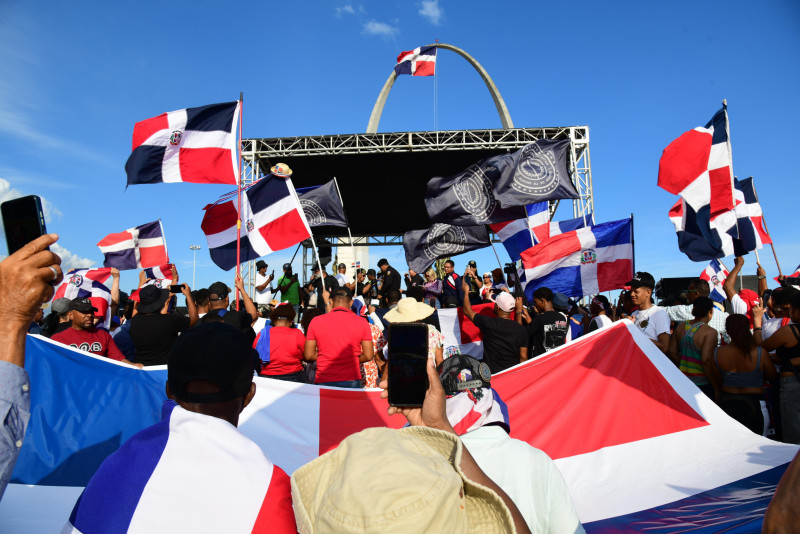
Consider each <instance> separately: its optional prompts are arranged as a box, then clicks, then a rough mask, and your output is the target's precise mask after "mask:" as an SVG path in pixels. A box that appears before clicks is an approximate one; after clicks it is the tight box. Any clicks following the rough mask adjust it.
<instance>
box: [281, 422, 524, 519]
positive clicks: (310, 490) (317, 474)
mask: <svg viewBox="0 0 800 534" xmlns="http://www.w3.org/2000/svg"><path fill="white" fill-rule="evenodd" d="M462 447H463V445H462V444H461V440H459V439H458V437H457V436H456V435H454V434H451V433H449V432H444V431H442V430H434V429H432V428H427V427H419V426H414V427H407V428H402V429H399V430H394V429H390V428H368V429H366V430H364V431H361V432H358V433H357V434H353V435H351V436H349V437H347V438H346V439H345V440H344V441H342V442H341V443H340V444H339V446H338V447H337V448H336V449H334V450H332V451H329V452H327V453H325V454H323V455H322V456H320V457H319V458H316V459H315V460H312V461H311V462H309V463H307V464H306V465H304V466H303V467H301V468H299V469H298V470H297V471H295V472H294V474H293V475H292V479H291V484H292V502H293V504H294V513H295V519H296V520H297V528H298V530H299V531H300V532H301V533H302V534H310V533H317V532H337V533H359V534H367V533H381V534H394V533H397V534H406V533H407V532H475V533H477V532H480V533H485V534H494V533H498V534H499V533H506V532H514V522H513V519H512V517H511V512H510V511H509V510H508V508H507V507H506V505H505V503H503V501H502V499H501V498H500V497H499V496H498V495H497V494H496V493H495V492H494V491H492V490H491V489H489V488H487V487H485V486H482V485H480V484H477V483H475V482H473V481H471V480H469V479H468V478H467V477H466V475H465V474H464V472H463V471H462V470H461V455H462ZM375 451H380V454H376V453H375Z"/></svg>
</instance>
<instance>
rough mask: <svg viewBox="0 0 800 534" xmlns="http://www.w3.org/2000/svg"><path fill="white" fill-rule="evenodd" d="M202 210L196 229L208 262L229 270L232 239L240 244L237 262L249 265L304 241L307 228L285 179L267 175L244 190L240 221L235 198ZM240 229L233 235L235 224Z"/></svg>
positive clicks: (233, 261)
mask: <svg viewBox="0 0 800 534" xmlns="http://www.w3.org/2000/svg"><path fill="white" fill-rule="evenodd" d="M229 198H230V195H226V196H225V197H223V199H222V200H221V201H218V202H217V203H215V204H210V205H208V206H206V207H205V208H203V209H204V210H205V211H206V213H205V215H204V216H203V222H202V223H201V225H200V227H201V228H202V230H203V233H204V234H206V239H207V240H208V250H209V252H210V253H211V260H212V261H213V262H214V263H215V264H216V265H217V266H218V267H219V268H220V269H224V270H226V271H227V270H230V269H232V268H234V267H235V266H236V264H237V257H236V238H237V237H239V238H240V241H241V245H240V246H241V257H240V261H241V262H245V261H250V260H255V259H258V258H260V257H261V256H266V255H267V254H270V253H272V252H274V251H276V250H283V249H285V248H287V247H291V246H292V245H296V244H297V243H299V242H301V241H303V240H304V239H308V238H309V237H310V236H311V229H310V228H309V227H308V223H307V222H306V218H305V216H304V215H303V209H302V207H301V205H300V202H299V201H298V199H297V193H296V192H295V191H294V186H293V185H292V181H291V180H290V179H289V178H284V177H280V176H275V175H273V174H269V175H267V176H265V177H263V178H261V179H260V180H258V181H257V182H255V183H254V184H253V185H251V186H249V187H248V188H247V189H245V190H244V194H243V195H242V213H241V218H240V217H239V212H238V210H237V209H236V198H235V197H233V198H232V199H230V200H228V199H229ZM239 220H241V228H240V229H239V230H238V231H237V228H236V226H237V222H238V221H239Z"/></svg>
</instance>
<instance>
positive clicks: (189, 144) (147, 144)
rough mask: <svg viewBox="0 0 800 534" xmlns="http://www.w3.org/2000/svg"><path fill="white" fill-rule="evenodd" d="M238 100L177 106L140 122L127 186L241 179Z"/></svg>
mask: <svg viewBox="0 0 800 534" xmlns="http://www.w3.org/2000/svg"><path fill="white" fill-rule="evenodd" d="M238 121H239V102H225V103H224V104H212V105H210V106H202V107H199V108H186V109H179V110H178V111H170V112H169V113H162V114H161V115H159V116H158V117H153V118H152V119H146V120H143V121H141V122H137V123H136V126H134V127H133V148H132V150H133V152H132V153H131V155H130V157H129V158H128V161H127V163H125V172H126V173H127V174H128V185H131V184H155V183H161V182H194V183H204V184H236V183H238V176H239V165H238V163H239V162H238V155H237V152H236V145H237V143H236V136H237V127H238V123H239V122H238Z"/></svg>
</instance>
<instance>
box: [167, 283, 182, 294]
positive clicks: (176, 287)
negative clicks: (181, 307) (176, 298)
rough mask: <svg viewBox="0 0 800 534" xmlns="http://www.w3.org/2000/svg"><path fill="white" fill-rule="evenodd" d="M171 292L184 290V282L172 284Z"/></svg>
mask: <svg viewBox="0 0 800 534" xmlns="http://www.w3.org/2000/svg"><path fill="white" fill-rule="evenodd" d="M169 292H170V293H173V294H176V293H182V292H183V284H172V285H170V286H169Z"/></svg>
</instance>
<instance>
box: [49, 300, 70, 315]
mask: <svg viewBox="0 0 800 534" xmlns="http://www.w3.org/2000/svg"><path fill="white" fill-rule="evenodd" d="M69 304H70V300H69V299H66V298H60V299H56V300H54V301H53V303H52V304H51V305H50V310H52V312H53V313H57V314H58V315H64V314H65V313H67V312H68V311H69Z"/></svg>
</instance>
